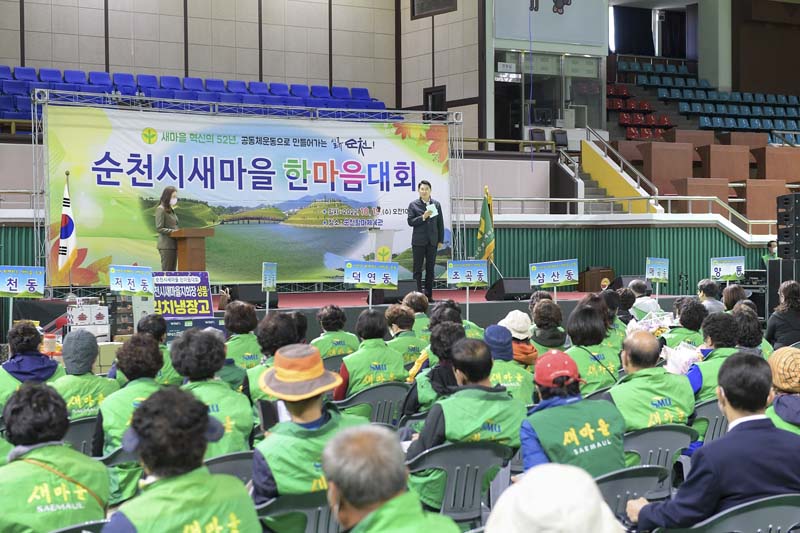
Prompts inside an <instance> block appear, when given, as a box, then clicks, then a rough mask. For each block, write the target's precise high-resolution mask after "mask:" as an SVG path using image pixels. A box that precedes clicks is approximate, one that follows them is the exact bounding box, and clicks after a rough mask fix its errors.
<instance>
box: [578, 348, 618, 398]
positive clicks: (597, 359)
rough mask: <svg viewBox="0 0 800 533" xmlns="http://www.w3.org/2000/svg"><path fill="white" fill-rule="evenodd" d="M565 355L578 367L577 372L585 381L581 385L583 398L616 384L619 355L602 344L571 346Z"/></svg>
mask: <svg viewBox="0 0 800 533" xmlns="http://www.w3.org/2000/svg"><path fill="white" fill-rule="evenodd" d="M567 355H569V356H570V357H572V359H573V360H574V361H575V363H576V364H577V365H578V372H580V375H581V378H582V379H584V380H585V381H586V383H585V384H583V385H581V394H583V395H584V396H586V395H587V394H591V393H592V392H594V391H596V390H598V389H602V388H604V387H610V386H611V385H613V384H614V383H616V382H617V376H618V373H619V367H620V364H619V353H618V352H616V351H615V350H614V349H613V348H609V347H608V346H605V345H603V344H598V345H595V346H573V347H572V348H570V349H569V350H567Z"/></svg>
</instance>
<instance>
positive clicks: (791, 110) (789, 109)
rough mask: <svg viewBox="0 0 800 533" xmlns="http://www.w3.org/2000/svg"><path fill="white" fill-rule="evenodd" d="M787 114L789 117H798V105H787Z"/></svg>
mask: <svg viewBox="0 0 800 533" xmlns="http://www.w3.org/2000/svg"><path fill="white" fill-rule="evenodd" d="M786 116H787V117H792V118H797V117H798V116H800V115H798V113H797V108H796V107H787V108H786Z"/></svg>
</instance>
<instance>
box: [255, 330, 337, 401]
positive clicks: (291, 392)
mask: <svg viewBox="0 0 800 533" xmlns="http://www.w3.org/2000/svg"><path fill="white" fill-rule="evenodd" d="M341 383H342V377H341V376H340V375H339V374H336V373H334V372H330V371H328V370H325V366H324V365H323V364H322V357H321V356H320V355H319V350H317V349H316V348H315V347H313V346H311V345H309V344H289V345H288V346H284V347H282V348H280V349H278V351H277V352H275V360H274V366H273V367H272V368H270V369H269V370H267V371H266V372H264V373H263V374H262V375H261V379H260V380H259V383H258V384H259V386H260V387H261V390H263V391H264V392H266V393H267V394H269V395H271V396H274V397H276V398H279V399H281V400H286V401H287V402H299V401H300V400H305V399H307V398H313V397H314V396H318V395H320V394H322V393H323V392H327V391H329V390H332V389H335V388H336V387H338V386H339V385H340V384H341Z"/></svg>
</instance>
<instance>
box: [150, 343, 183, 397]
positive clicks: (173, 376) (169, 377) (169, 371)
mask: <svg viewBox="0 0 800 533" xmlns="http://www.w3.org/2000/svg"><path fill="white" fill-rule="evenodd" d="M160 348H161V356H162V357H163V359H164V365H163V366H162V367H161V370H159V371H158V374H156V383H158V384H159V385H177V386H179V387H180V386H181V385H183V376H181V375H180V374H178V371H177V370H175V368H174V367H173V366H172V357H170V355H169V346H167V345H166V344H162V345H161V346H160Z"/></svg>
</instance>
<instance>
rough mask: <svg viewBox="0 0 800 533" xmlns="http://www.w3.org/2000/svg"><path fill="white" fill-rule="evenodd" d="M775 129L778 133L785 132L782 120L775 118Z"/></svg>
mask: <svg viewBox="0 0 800 533" xmlns="http://www.w3.org/2000/svg"><path fill="white" fill-rule="evenodd" d="M775 129H776V130H779V131H785V130H786V122H784V121H783V119H782V118H776V119H775Z"/></svg>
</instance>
